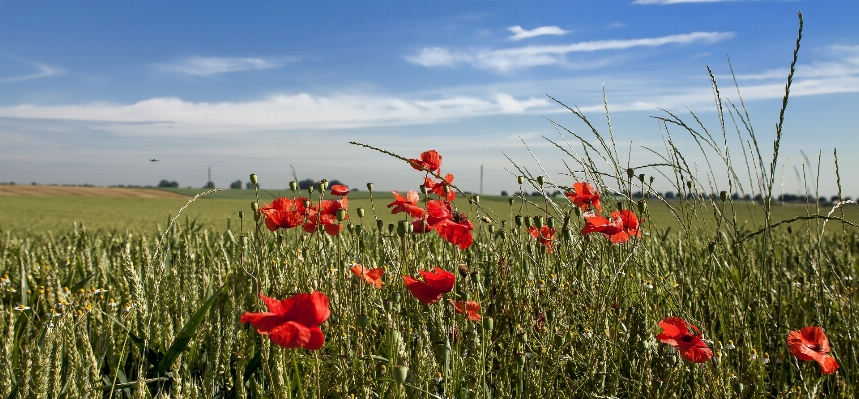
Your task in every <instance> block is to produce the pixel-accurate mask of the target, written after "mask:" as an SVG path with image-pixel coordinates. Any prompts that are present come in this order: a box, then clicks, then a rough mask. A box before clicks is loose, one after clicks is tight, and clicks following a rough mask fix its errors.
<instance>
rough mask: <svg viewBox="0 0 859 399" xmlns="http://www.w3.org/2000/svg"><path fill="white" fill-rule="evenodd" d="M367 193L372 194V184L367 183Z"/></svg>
mask: <svg viewBox="0 0 859 399" xmlns="http://www.w3.org/2000/svg"><path fill="white" fill-rule="evenodd" d="M367 191H369V192H371V193H372V192H373V183H367Z"/></svg>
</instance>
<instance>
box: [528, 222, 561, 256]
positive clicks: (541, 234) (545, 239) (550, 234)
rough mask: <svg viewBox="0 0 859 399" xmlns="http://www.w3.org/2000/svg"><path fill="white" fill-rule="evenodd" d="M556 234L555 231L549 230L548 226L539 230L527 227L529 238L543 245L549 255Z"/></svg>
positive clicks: (534, 227) (535, 227)
mask: <svg viewBox="0 0 859 399" xmlns="http://www.w3.org/2000/svg"><path fill="white" fill-rule="evenodd" d="M556 232H557V230H555V229H550V228H549V226H543V227H541V228H539V229H538V228H537V226H530V227H528V233H530V234H531V237H534V239H535V240H537V241H539V242H540V244H543V245H545V246H546V250H547V251H548V252H549V253H552V240H553V239H554V238H555V233H556Z"/></svg>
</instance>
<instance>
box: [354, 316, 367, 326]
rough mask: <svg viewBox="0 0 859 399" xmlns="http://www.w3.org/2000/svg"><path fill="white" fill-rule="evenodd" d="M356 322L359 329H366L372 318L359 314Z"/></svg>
mask: <svg viewBox="0 0 859 399" xmlns="http://www.w3.org/2000/svg"><path fill="white" fill-rule="evenodd" d="M355 322H356V323H357V324H358V327H361V328H365V327H367V326H368V325H369V324H370V318H369V317H367V315H365V314H359V315H358V317H357V318H356V319H355Z"/></svg>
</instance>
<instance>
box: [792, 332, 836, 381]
mask: <svg viewBox="0 0 859 399" xmlns="http://www.w3.org/2000/svg"><path fill="white" fill-rule="evenodd" d="M787 347H788V349H790V354H791V355H793V356H794V357H796V358H797V359H799V360H802V361H809V360H814V361H815V362H817V363H818V364H819V365H820V371H821V373H823V374H832V373H834V372H835V370H838V362H836V361H835V359H834V358H833V357H832V356H829V354H828V353H827V352H829V339H827V338H826V334H824V333H823V329H822V328H820V327H817V326H809V327H803V328H802V329H800V330H799V331H791V332H790V333H788V334H787Z"/></svg>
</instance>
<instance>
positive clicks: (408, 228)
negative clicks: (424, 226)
mask: <svg viewBox="0 0 859 399" xmlns="http://www.w3.org/2000/svg"><path fill="white" fill-rule="evenodd" d="M414 232H415V225H414V224H411V223H406V233H408V234H412V233H414Z"/></svg>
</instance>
